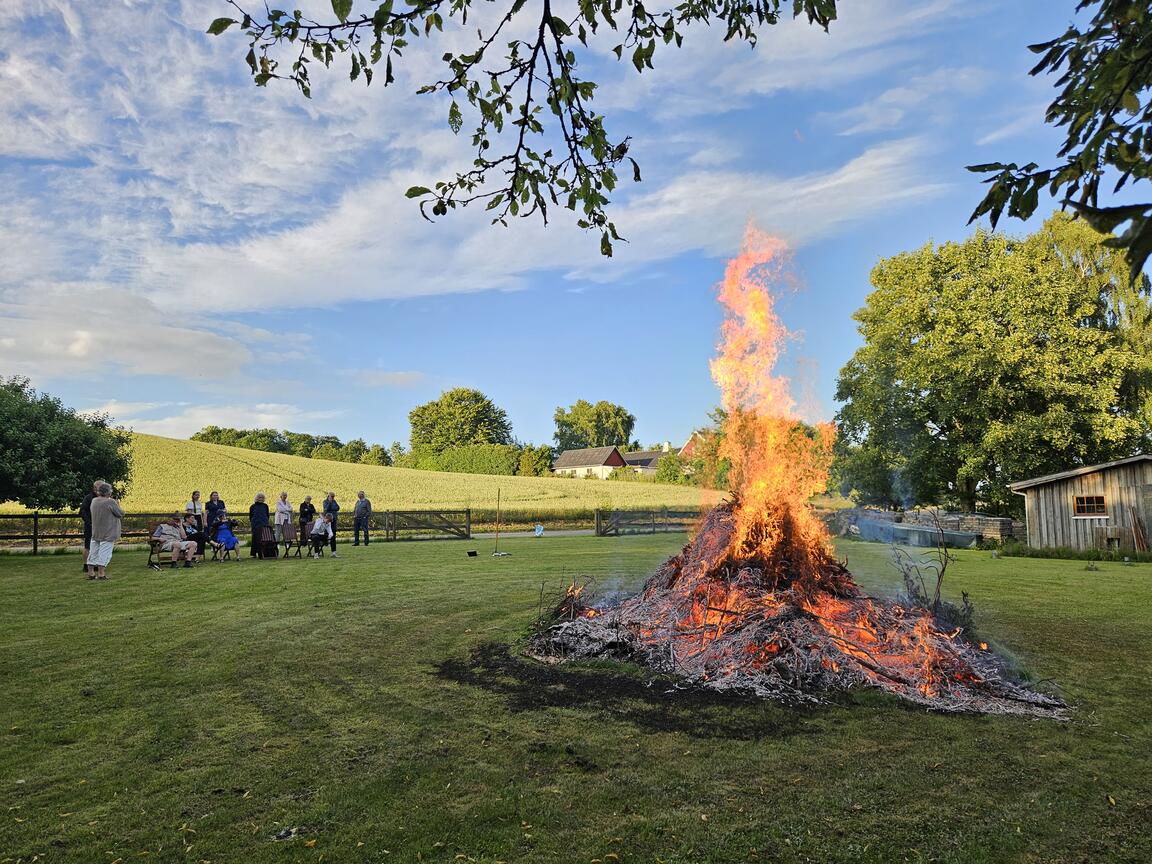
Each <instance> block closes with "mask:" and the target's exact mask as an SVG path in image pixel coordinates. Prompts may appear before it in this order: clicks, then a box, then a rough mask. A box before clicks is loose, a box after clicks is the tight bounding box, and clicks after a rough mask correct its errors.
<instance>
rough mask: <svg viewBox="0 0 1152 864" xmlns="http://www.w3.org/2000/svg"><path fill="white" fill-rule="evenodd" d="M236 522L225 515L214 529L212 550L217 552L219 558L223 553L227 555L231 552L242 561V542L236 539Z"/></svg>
mask: <svg viewBox="0 0 1152 864" xmlns="http://www.w3.org/2000/svg"><path fill="white" fill-rule="evenodd" d="M235 528H236V522H235V520H234V519H232V518H230V517H229V516H228V514H227V513H224V514H223V515H222V516H221V517H220V518H219V519H218V520H217V521H216V524H215V525H214V526H213V527H212V548H213V549H215V550H216V554H217V556H219V554H220V553H221V552H223V553H225V554H227V553H229V552H235V553H236V560H237V561H239V560H240V541H239V540H237V539H236V535H235V533H233V532H234V531H235Z"/></svg>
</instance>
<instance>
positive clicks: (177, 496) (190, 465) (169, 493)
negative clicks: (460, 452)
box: [0, 435, 717, 513]
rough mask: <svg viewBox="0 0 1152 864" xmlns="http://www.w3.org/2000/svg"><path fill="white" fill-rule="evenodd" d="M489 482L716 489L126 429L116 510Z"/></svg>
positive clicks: (628, 493) (569, 493) (541, 497)
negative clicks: (131, 454)
mask: <svg viewBox="0 0 1152 864" xmlns="http://www.w3.org/2000/svg"><path fill="white" fill-rule="evenodd" d="M497 488H499V489H500V500H501V503H502V504H503V506H504V507H506V508H508V509H510V510H513V511H516V510H520V511H527V510H532V511H543V512H548V511H562V510H591V509H594V508H597V507H600V508H612V507H622V508H647V507H673V508H684V509H690V508H693V507H698V506H699V505H700V504H701V503H702V502H703V501H705V500H709V501H714V500H716V498H717V493H711V492H706V491H704V490H700V489H697V488H695V487H689V486H670V485H665V484H660V483H619V482H612V481H604V480H574V479H567V478H558V477H494V476H490V475H484V474H449V473H445V472H440V471H415V470H412V469H409V468H385V467H381V466H378V465H352V464H348V463H346V462H329V461H327V460H324V459H305V458H303V457H301V456H286V455H284V454H281V453H263V452H260V451H258V450H244V449H241V448H239V447H224V446H222V445H219V444H205V443H201V442H199V441H182V440H177V439H175V438H159V437H156V436H154V435H136V436H135V469H134V474H133V478H132V486H131V488H130V489H129V491H128V495H127V496H126V497H125V499H124V506H125V508H126V509H128V510H129V511H135V512H138V513H141V512H162V511H165V510H171V509H173V508H176V507H181V506H183V504H184V502H185V501H187V500H188V499H189V496H190V495H191V492H192V490H193V489H199V490H200V491H201V493H202V495H203V498H204V500H205V501H207V500H208V493H209V492H211V491H212V490H216V491H217V492H219V493H220V497H221V498H223V499H224V501H225V502H226V503H227V504H228V507H229V509H230V510H233V511H236V512H243V511H246V510H247V509H248V505H249V504H251V503H252V500H253V498H254V497H255V495H256V493H257V492H263V493H265V494H266V495H267V496H268V499H269V504H271V503H272V501H273V500H274V499H275V498H276V497H277V496H278V495H279V494H280V492H287V493H288V496H289V500H290V501H292V503H293V504H299V503H300V501H301V500H303V498H304V496H305V495H311V496H312V499H313V501H314V502H316V503H317V504H319V502H320V499H321V498H323V496H324V494H325V493H327V492H328V491H332V492H335V493H336V499H337V500H338V501H340V502H341V503H342V505H343V506H344V507H345V508H346V509H350V508H351V505H352V501H353V499H354V498H355V497H356V492H357V491H358V490H360V489H363V490H364V491H365V492H367V493H368V497H369V498H370V499H371V500H372V505H373V507H374V508H375V509H376V510H401V509H434V508H446V509H447V508H460V507H472V508H475V509H492V508H494V507H495V506H496V489H497ZM22 509H23V508H21V507H19V506H17V505H14V504H6V505H2V506H0V510H2V511H3V512H21V511H22Z"/></svg>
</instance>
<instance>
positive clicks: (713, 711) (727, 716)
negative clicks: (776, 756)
mask: <svg viewBox="0 0 1152 864" xmlns="http://www.w3.org/2000/svg"><path fill="white" fill-rule="evenodd" d="M435 668H436V675H437V676H438V677H439V678H441V679H443V680H447V681H454V682H456V683H457V684H466V685H468V686H471V687H479V688H480V689H482V690H486V691H488V692H490V693H495V694H498V695H500V696H503V697H504V698H505V700H506V701H507V704H508V709H509V710H510V711H513V712H521V711H540V710H545V709H548V708H577V709H585V710H590V711H594V712H597V713H601V714H605V715H608V716H610V717H611V718H612V719H616V720H621V721H623V722H625V723H630V724H632V725H634V726H636V727H637V728H639V729H642V730H645V731H649V732H683V733H684V734H686V735H691V736H694V737H697V738H729V739H735V740H740V741H756V740H759V739H761V738H787V737H790V736H792V735H798V734H803V733H804V732H806V731H807V729H806V727H807V725H808V723H807V721H808V720H809V719H810V718H811V717H813V715H814V711H813V710H812V709H809V708H794V707H785V706H781V705H778V704H775V703H772V702H768V701H765V700H763V699H755V698H752V697H747V696H740V695H736V694H726V693H714V692H710V691H707V690H680V689H674V688H673V684H672V682H671V681H669V680H668V679H660V678H658V679H654V680H653V679H648V678H643V677H639V675H631V674H628V673H627V672H626V671H622V670H621V666H620V665H618V664H613V663H605V662H601V663H598V664H596V665H595V666H590V665H589V664H585V665H583V666H582V667H579V666H573V665H564V666H549V665H547V664H545V663H540V662H538V661H535V660H531V659H529V658H526V657H520V656H517V655H515V654H514V653H513V652H512V650H511V649H510V648H509V647H508V646H507V645H502V644H498V643H494V642H486V643H484V644H482V645H478V646H477V647H476V648H474V649H472V652H471V654H470V655H469V656H468V658H467V659H450V660H445V661H444V662H442V663H439V664H438V665H437V666H436V667H435ZM637 671H639V670H637Z"/></svg>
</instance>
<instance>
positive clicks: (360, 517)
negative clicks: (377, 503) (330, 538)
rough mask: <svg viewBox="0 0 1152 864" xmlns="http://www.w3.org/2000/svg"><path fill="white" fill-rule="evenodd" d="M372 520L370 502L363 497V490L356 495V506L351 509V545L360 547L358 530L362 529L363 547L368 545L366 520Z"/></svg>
mask: <svg viewBox="0 0 1152 864" xmlns="http://www.w3.org/2000/svg"><path fill="white" fill-rule="evenodd" d="M371 518H372V502H371V501H369V500H368V499H367V498H365V497H364V490H363V489H361V490H360V491H359V492H357V493H356V505H355V506H354V507H353V508H352V545H353V546H359V545H360V529H361V528H363V529H364V545H365V546H367V545H368V520H370V519H371Z"/></svg>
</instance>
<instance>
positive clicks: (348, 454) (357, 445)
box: [340, 438, 368, 462]
mask: <svg viewBox="0 0 1152 864" xmlns="http://www.w3.org/2000/svg"><path fill="white" fill-rule="evenodd" d="M367 452H368V445H367V444H366V443H364V439H363V438H353V439H352V440H351V441H349V442H348V443H347V444H345V445H344V446H343V447H341V448H340V459H341V461H343V462H363V461H364V454H365V453H367Z"/></svg>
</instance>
